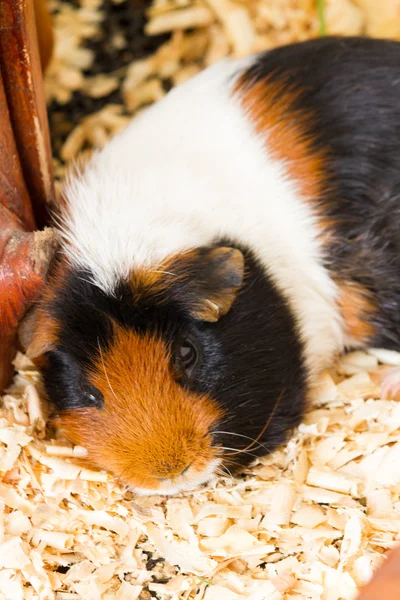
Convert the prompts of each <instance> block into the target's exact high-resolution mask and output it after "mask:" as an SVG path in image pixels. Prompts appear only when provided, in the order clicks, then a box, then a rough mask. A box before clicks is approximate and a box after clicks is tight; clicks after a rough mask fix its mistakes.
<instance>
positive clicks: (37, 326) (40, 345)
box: [18, 308, 57, 360]
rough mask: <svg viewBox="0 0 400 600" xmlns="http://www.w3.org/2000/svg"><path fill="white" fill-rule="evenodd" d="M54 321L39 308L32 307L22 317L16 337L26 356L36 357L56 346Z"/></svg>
mask: <svg viewBox="0 0 400 600" xmlns="http://www.w3.org/2000/svg"><path fill="white" fill-rule="evenodd" d="M56 330H57V326H56V323H55V321H54V320H53V319H52V317H50V315H48V314H47V313H46V312H45V311H43V309H41V308H32V309H31V310H30V311H29V312H28V313H27V314H26V315H25V317H24V318H23V320H22V322H21V324H20V326H19V330H18V337H19V341H20V344H21V346H22V348H23V349H24V351H25V354H26V356H27V358H29V359H32V360H33V359H36V358H39V357H40V356H42V355H43V354H45V353H46V352H49V351H50V350H54V349H55V347H56Z"/></svg>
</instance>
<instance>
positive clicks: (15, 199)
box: [0, 0, 35, 230]
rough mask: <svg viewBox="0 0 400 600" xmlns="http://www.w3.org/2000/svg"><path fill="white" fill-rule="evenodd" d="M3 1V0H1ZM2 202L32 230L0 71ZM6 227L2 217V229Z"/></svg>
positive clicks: (0, 192)
mask: <svg viewBox="0 0 400 600" xmlns="http://www.w3.org/2000/svg"><path fill="white" fill-rule="evenodd" d="M0 2H1V0H0ZM0 204H2V205H3V206H4V207H5V208H6V209H7V210H8V211H9V212H10V213H13V214H14V215H15V217H16V219H17V222H18V223H19V226H20V227H24V228H25V229H27V230H32V229H34V227H35V222H34V218H33V213H32V207H31V203H30V199H29V196H28V192H27V189H26V187H25V182H24V178H23V174H22V169H21V164H20V161H19V157H18V151H17V146H16V143H15V140H14V135H13V131H12V127H11V120H10V114H9V111H8V106H7V101H6V96H5V92H4V87H3V81H2V78H1V73H0ZM3 227H4V224H3V221H2V220H1V219H0V229H1V228H3Z"/></svg>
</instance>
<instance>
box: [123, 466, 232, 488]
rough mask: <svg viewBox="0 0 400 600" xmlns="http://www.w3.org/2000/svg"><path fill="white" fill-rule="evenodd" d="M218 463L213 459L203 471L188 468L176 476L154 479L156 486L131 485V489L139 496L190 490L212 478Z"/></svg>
mask: <svg viewBox="0 0 400 600" xmlns="http://www.w3.org/2000/svg"><path fill="white" fill-rule="evenodd" d="M220 463H221V461H220V460H219V459H214V460H212V461H211V462H210V463H209V465H208V466H207V469H206V470H204V471H203V472H200V473H199V472H198V471H196V470H194V469H192V468H189V469H187V471H186V472H184V473H182V474H181V475H179V476H178V477H176V478H171V479H162V480H160V479H155V480H154V483H155V486H156V487H154V488H153V487H152V488H146V487H135V486H132V490H133V491H134V492H135V493H136V494H138V495H139V496H151V495H154V494H157V495H162V496H172V495H175V494H178V493H179V492H184V491H191V490H194V489H195V488H198V487H199V486H201V485H203V484H205V483H208V482H209V481H211V480H212V479H214V478H215V477H216V474H215V472H216V470H217V469H218V467H219V465H220Z"/></svg>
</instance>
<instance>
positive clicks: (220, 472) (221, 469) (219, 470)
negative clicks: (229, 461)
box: [215, 465, 234, 480]
mask: <svg viewBox="0 0 400 600" xmlns="http://www.w3.org/2000/svg"><path fill="white" fill-rule="evenodd" d="M224 471H225V472H224ZM215 474H216V475H218V476H219V477H226V476H227V474H228V477H229V478H230V479H232V480H233V479H234V477H233V475H232V473H231V472H230V470H229V469H228V467H227V466H226V465H220V466H219V467H218V468H217V469H215Z"/></svg>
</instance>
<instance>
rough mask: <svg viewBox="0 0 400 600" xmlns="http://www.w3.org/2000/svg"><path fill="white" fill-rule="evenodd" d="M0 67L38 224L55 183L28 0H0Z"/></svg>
mask: <svg viewBox="0 0 400 600" xmlns="http://www.w3.org/2000/svg"><path fill="white" fill-rule="evenodd" d="M0 69H1V73H2V76H3V82H4V88H5V92H6V97H7V104H8V108H9V112H10V118H11V123H12V128H13V131H14V137H15V141H16V144H17V148H18V154H19V156H20V161H21V166H22V170H23V173H24V178H25V182H26V186H27V189H28V192H29V195H30V197H31V201H32V205H33V211H34V214H35V217H36V221H37V224H38V226H39V227H42V226H43V225H44V224H45V223H46V222H47V218H48V207H49V205H50V204H51V203H52V202H53V198H54V187H53V178H52V163H51V149H50V136H49V130H48V121H47V111H46V103H45V98H44V89H43V81H42V70H41V62H40V55H39V47H38V39H37V34H36V24H35V13H34V8H33V0H0Z"/></svg>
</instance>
